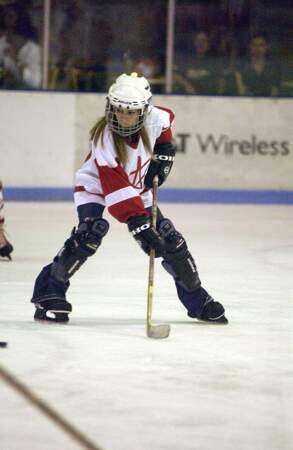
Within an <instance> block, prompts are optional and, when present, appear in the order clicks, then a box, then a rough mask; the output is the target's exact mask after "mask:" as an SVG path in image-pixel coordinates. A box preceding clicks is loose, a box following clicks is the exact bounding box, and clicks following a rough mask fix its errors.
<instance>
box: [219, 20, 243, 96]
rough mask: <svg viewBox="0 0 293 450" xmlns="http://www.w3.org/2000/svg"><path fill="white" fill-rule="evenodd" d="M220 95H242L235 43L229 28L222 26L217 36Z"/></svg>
mask: <svg viewBox="0 0 293 450" xmlns="http://www.w3.org/2000/svg"><path fill="white" fill-rule="evenodd" d="M217 42H218V48H217V57H218V67H219V91H218V93H219V94H220V95H234V96H237V95H243V93H244V86H243V82H242V77H241V73H240V68H239V64H237V43H236V42H235V39H234V36H233V34H232V33H230V32H229V30H227V29H225V28H223V29H222V30H221V32H220V33H219V34H218V36H217Z"/></svg>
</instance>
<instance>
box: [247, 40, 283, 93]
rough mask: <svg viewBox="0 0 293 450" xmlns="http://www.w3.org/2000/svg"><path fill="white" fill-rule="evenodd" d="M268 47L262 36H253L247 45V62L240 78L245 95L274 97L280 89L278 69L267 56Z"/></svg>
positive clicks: (276, 64) (277, 65) (275, 63)
mask: <svg viewBox="0 0 293 450" xmlns="http://www.w3.org/2000/svg"><path fill="white" fill-rule="evenodd" d="M268 51H269V45H268V43H267V40H266V38H265V37H264V36H263V35H260V34H259V35H256V36H254V37H253V38H252V39H251V41H250V45H249V61H248V62H247V63H245V64H244V67H243V69H242V70H241V76H242V80H243V85H244V94H245V95H254V96H265V97H267V96H276V95H278V94H279V89H280V67H279V64H278V63H277V61H273V60H272V59H271V58H269V56H268Z"/></svg>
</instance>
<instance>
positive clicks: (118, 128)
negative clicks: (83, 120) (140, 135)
mask: <svg viewBox="0 0 293 450" xmlns="http://www.w3.org/2000/svg"><path fill="white" fill-rule="evenodd" d="M117 110H121V111H137V112H138V117H137V121H136V122H135V124H133V125H131V126H130V127H123V126H122V125H120V124H119V122H118V119H117V116H116V111H117ZM146 114H147V105H146V106H144V108H143V109H132V108H129V107H127V108H121V107H118V108H117V106H114V105H112V104H111V103H110V100H109V99H107V105H106V114H105V115H106V120H107V123H108V127H109V128H110V130H111V131H113V132H114V133H116V134H119V136H123V137H126V136H130V135H132V134H135V133H137V132H138V131H139V130H140V129H141V128H142V127H143V125H144V122H145V119H146Z"/></svg>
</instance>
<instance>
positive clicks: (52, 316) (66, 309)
mask: <svg viewBox="0 0 293 450" xmlns="http://www.w3.org/2000/svg"><path fill="white" fill-rule="evenodd" d="M35 307H36V311H35V315H34V319H35V320H37V321H47V322H58V323H66V322H68V321H69V317H68V314H69V313H70V312H71V311H72V306H71V304H70V303H68V302H67V301H65V300H57V299H56V300H45V301H42V302H39V303H35Z"/></svg>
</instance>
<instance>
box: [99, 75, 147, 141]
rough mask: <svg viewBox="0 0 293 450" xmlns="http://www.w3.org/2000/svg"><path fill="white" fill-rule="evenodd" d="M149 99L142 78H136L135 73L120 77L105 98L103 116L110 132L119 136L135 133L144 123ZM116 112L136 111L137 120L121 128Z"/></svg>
mask: <svg viewBox="0 0 293 450" xmlns="http://www.w3.org/2000/svg"><path fill="white" fill-rule="evenodd" d="M151 97H152V93H151V90H150V85H149V83H148V81H147V80H146V79H145V78H144V77H138V76H137V74H136V73H132V74H131V75H126V74H122V75H120V76H119V77H118V78H117V79H116V81H115V83H114V84H113V85H112V86H111V87H110V89H109V92H108V96H107V104H106V112H105V116H106V121H107V123H108V126H109V128H110V130H111V131H113V132H114V133H117V134H119V135H120V136H130V135H131V134H134V133H137V132H138V131H139V130H140V129H141V128H142V127H143V125H144V123H145V119H146V115H147V110H148V106H149V101H150V99H151ZM116 111H123V112H127V111H136V112H137V113H138V117H137V120H136V121H135V123H134V124H132V125H131V126H129V127H125V126H122V125H121V124H119V122H118V117H117V114H116Z"/></svg>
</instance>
